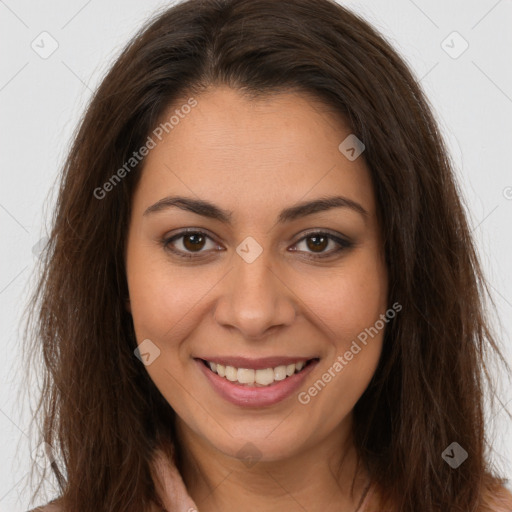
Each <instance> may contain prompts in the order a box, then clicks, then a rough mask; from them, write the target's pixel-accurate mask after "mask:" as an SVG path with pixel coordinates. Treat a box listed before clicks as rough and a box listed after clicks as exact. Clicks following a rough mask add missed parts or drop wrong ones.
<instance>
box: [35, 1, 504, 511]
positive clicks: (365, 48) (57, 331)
mask: <svg viewBox="0 0 512 512" xmlns="http://www.w3.org/2000/svg"><path fill="white" fill-rule="evenodd" d="M219 84H225V85H228V86H230V87H232V88H234V89H237V90H240V91H242V92H244V93H246V94H249V95H253V96H255V97H256V96H258V95H265V94H272V93H274V92H282V91H296V92H304V93H309V94H313V95H314V96H315V97H316V98H318V99H320V100H322V101H323V102H325V104H327V105H328V106H330V107H331V108H333V109H334V110H335V111H336V112H339V115H340V116H342V117H343V118H344V119H345V121H346V122H347V123H348V124H349V126H350V127H351V128H352V131H353V132H354V133H356V134H358V136H359V138H360V139H361V140H362V141H363V142H364V144H365V146H366V150H365V152H364V154H363V158H364V159H365V161H366V163H367V165H368V168H369V169H370V172H371V176H372V181H373V184H374V188H375V194H376V199H377V204H378V215H379V218H380V221H381V225H382V229H383V238H384V245H385V254H386V262H387V266H388V272H389V283H390V286H389V303H390V304H391V303H394V302H395V301H398V302H399V303H400V304H401V305H402V311H401V313H400V315H398V316H397V317H396V318H395V319H394V321H393V322H391V323H390V324H389V325H388V328H387V330H386V333H385V338H384V345H383V352H382V356H381V359H380V362H379V366H378V368H377V371H376V373H375V375H374V377H373V379H372V381H371V383H370V385H369V387H368V388H367V389H366V391H365V392H364V394H363V396H362V397H361V398H360V400H359V401H358V403H357V404H356V406H355V410H354V420H355V421H354V436H355V441H356V446H357V451H358V454H359V455H360V458H361V460H363V461H365V463H366V464H367V466H368V468H369V469H370V472H371V476H372V478H373V481H374V482H375V483H376V484H377V485H378V487H379V489H381V491H382V493H383V496H384V498H386V499H387V500H388V501H389V503H391V504H393V510H397V511H416V510H422V511H423V512H434V511H436V512H438V511H442V512H446V511H448V510H449V511H450V512H456V511H460V512H468V511H477V510H483V507H482V503H483V495H484V491H485V490H486V489H489V488H493V487H494V488H496V487H497V486H498V485H500V484H501V483H502V481H501V480H499V479H498V478H496V477H495V475H494V474H493V473H492V471H491V468H490V467H489V463H488V461H487V457H488V453H487V449H488V446H487V443H488V441H487V438H486V435H485V431H484V427H485V424H484V403H483V399H484V397H485V396H488V397H489V399H490V400H491V405H493V406H494V398H495V394H494V393H493V391H492V390H493V389H494V388H493V387H492V382H491V379H487V380H489V384H490V388H489V389H490V390H491V391H490V393H489V394H488V395H487V394H486V393H485V391H486V389H485V386H484V385H485V381H484V377H485V376H487V377H489V375H488V373H487V370H486V368H487V366H486V361H488V357H489V356H490V355H491V354H492V355H499V357H500V360H501V362H502V363H503V364H504V365H505V367H506V368H507V371H510V368H509V367H508V365H507V364H506V362H505V361H504V359H503V356H502V355H501V353H500V350H499V347H498V345H497V343H496V341H495V340H496V336H495V335H494V334H493V332H492V330H491V326H490V322H489V320H488V318H487V316H486V315H485V314H484V313H485V308H486V307H487V306H486V304H487V301H488V299H489V298H490V295H489V293H488V289H487V285H486V283H485V279H484V277H483V275H482V271H481V267H480V264H479V261H478V257H477V253H476V250H475V246H474V242H473V241H472V238H471V230H470V228H469V226H468V222H467V219H466V213H465V206H464V204H463V203H462V200H461V195H460V192H459V190H458V189H457V185H456V183H455V180H454V175H453V166H452V164H451V161H450V159H449V157H448V153H447V150H446V148H445V145H444V143H443V141H442V138H441V135H440V133H439V131H438V128H437V126H436V122H435V120H434V118H433V115H432V113H431V107H430V106H429V104H428V102H427V100H426V98H425V97H424V95H423V93H422V91H421V90H420V88H419V86H418V82H417V80H416V79H415V78H414V76H413V74H412V73H411V71H410V70H409V69H408V67H407V66H406V64H404V62H403V61H402V60H401V59H400V58H399V57H398V55H397V53H396V52H395V51H394V50H393V49H392V48H391V47H390V45H389V44H388V43H387V42H386V41H385V40H384V39H383V37H382V36H381V35H379V34H378V33H377V32H376V30H374V29H373V28H372V27H370V26H369V25H368V24H367V23H366V22H365V21H364V20H362V19H360V18H359V17H358V16H356V15H354V14H353V13H351V12H349V11H348V10H346V9H345V8H343V7H341V6H340V5H338V4H336V3H335V2H333V1H330V0H280V1H274V0H188V1H186V2H183V3H180V4H178V5H175V6H173V7H172V8H169V9H167V10H165V11H164V12H162V13H159V14H158V15H157V16H156V17H155V19H152V20H150V22H148V24H147V25H146V26H145V27H143V29H142V30H141V31H140V32H139V33H138V34H137V35H136V36H135V37H134V38H133V39H132V40H131V42H130V43H129V44H128V46H127V47H126V48H125V49H124V50H123V52H122V53H121V55H120V56H119V58H118V59H117V61H116V62H115V64H114V65H113V66H112V68H111V70H110V71H109V72H108V74H107V75H106V77H105V78H104V80H103V81H102V83H101V85H100V86H99V88H98V89H97V91H96V93H95V94H94V97H93V98H92V101H91V102H90V104H89V106H88V108H87V110H86V112H85V115H84V116H83V119H82V121H81V124H80V126H79V129H78V130H77V132H76V136H75V140H74V143H73V145H72V148H71V150H70V153H69V156H68V158H67V160H66V162H65V165H64V169H63V175H62V181H61V184H60V189H59V195H58V199H57V203H56V208H55V212H54V217H53V219H52V221H53V225H52V230H51V233H50V237H49V242H48V246H47V250H46V251H45V253H44V254H43V259H42V274H41V278H40V281H39V282H38V286H37V290H36V292H35V293H34V296H33V298H32V300H31V303H30V315H29V318H28V321H27V333H28V334H27V335H26V338H27V344H28V345H27V349H26V352H27V353H28V354H32V355H35V354H40V355H42V357H43V361H44V368H43V370H44V377H43V387H42V392H41V397H40V400H39V402H38V405H37V408H36V410H35V411H34V414H33V416H34V421H35V422H36V423H37V425H38V429H39V430H40V432H41V433H42V439H41V441H44V442H46V443H48V445H50V446H51V447H52V449H53V455H54V457H55V461H54V462H53V463H52V465H51V470H52V471H53V475H54V476H55V477H56V479H57V482H58V483H59V486H60V491H59V492H60V494H61V495H62V504H63V506H64V507H65V510H69V511H74V512H97V511H99V510H104V511H107V510H108V511H112V512H116V511H119V512H121V511H122V512H131V511H133V512H140V511H141V510H145V509H146V508H147V506H148V504H149V500H150V499H155V498H156V496H155V489H154V484H153V481H152V480H151V477H150V471H149V463H150V457H151V453H152V451H153V450H154V449H155V447H157V446H159V444H160V443H161V442H162V440H165V439H168V440H169V439H170V440H173V441H175V440H176V437H175V431H174V427H173V425H174V411H173V410H172V408H171V407H170V406H169V404H168V403H167V402H166V401H165V399H164V398H163V397H162V395H161V394H160V392H159V391H158V389H157V388H156V387H155V385H154V384H153V383H152V381H151V379H150V378H149V376H148V373H147V372H146V370H145V368H144V366H143V365H142V364H141V363H140V361H139V360H138V359H137V358H136V357H135V356H134V349H135V348H136V346H137V345H136V340H135V336H134V330H133V325H132V319H131V316H130V314H129V313H128V312H127V310H126V308H125V301H126V298H127V296H128V290H127V283H126V276H125V268H124V246H125V240H126V234H127V226H128V218H129V215H130V204H131V198H132V195H133V191H134V189H135V187H136V185H137V181H138V179H139V177H140V174H141V171H142V169H143V166H144V160H142V161H141V163H140V164H138V165H136V166H134V168H133V170H132V171H131V172H129V173H128V172H127V173H126V176H123V179H120V180H119V181H116V183H115V186H114V185H113V186H112V187H110V189H109V190H108V193H105V194H103V193H101V194H98V193H96V194H95V193H94V191H95V190H96V191H97V190H98V189H99V188H102V187H103V189H102V190H105V189H106V187H104V184H105V183H107V182H108V181H109V180H110V179H111V178H112V176H113V174H114V173H115V172H116V170H118V169H119V168H121V167H122V166H123V165H124V164H125V163H126V162H127V161H128V160H129V159H130V157H131V156H132V154H133V152H134V151H136V150H137V149H138V148H140V147H141V146H143V145H144V143H145V142H146V140H147V137H148V135H149V134H150V133H151V132H152V130H154V129H155V127H156V126H158V124H159V122H160V121H161V119H162V116H163V115H164V113H165V112H166V111H167V109H168V108H169V106H170V105H172V104H176V105H178V104H179V103H178V102H179V101H182V99H183V98H187V97H192V96H193V97H196V98H199V95H200V93H201V92H202V91H204V90H205V89H206V88H207V87H214V86H216V85H219ZM100 195H101V196H102V197H99V196H100ZM491 303H492V300H491ZM489 348H490V349H491V350H489ZM34 361H35V359H34ZM29 363H30V362H29ZM32 364H34V366H35V363H34V362H33V361H32ZM35 370H36V369H35V368H34V371H35ZM454 441H455V442H457V443H458V444H459V445H460V446H461V447H462V448H463V449H464V450H465V451H466V452H467V453H468V458H467V460H466V461H465V462H464V463H463V464H462V465H460V467H458V469H456V470H455V469H452V467H450V466H449V465H448V464H447V463H446V462H445V461H444V460H443V458H442V456H441V454H442V453H443V451H444V450H445V448H447V447H448V446H449V445H450V444H451V443H452V442H454ZM43 478H44V475H43Z"/></svg>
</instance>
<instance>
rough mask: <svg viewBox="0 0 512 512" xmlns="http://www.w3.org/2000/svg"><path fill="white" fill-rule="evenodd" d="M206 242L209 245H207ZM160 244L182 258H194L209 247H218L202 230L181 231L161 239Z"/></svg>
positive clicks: (207, 250)
mask: <svg viewBox="0 0 512 512" xmlns="http://www.w3.org/2000/svg"><path fill="white" fill-rule="evenodd" d="M208 242H209V243H210V247H208ZM162 246H163V247H164V249H166V250H168V251H171V252H172V253H174V254H177V255H178V256H180V257H182V258H194V257H197V256H199V255H201V254H202V253H206V252H209V249H215V248H217V247H218V246H217V245H216V244H214V243H213V240H212V238H211V237H210V236H209V235H207V234H206V233H203V232H202V231H182V232H181V233H178V234H176V235H174V236H172V237H170V238H165V239H163V240H162ZM203 249H204V250H203ZM196 255H197V256H196Z"/></svg>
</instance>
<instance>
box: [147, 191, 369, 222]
mask: <svg viewBox="0 0 512 512" xmlns="http://www.w3.org/2000/svg"><path fill="white" fill-rule="evenodd" d="M169 208H180V209H182V210H186V211H189V212H192V213H195V214H197V215H201V216H203V217H208V218H210V219H214V220H218V221H220V222H222V223H223V224H231V220H232V218H233V212H232V211H229V210H224V209H222V208H219V207H218V206H216V205H214V204H213V203H210V202H209V201H205V200H203V199H193V198H190V197H184V196H169V197H164V198H163V199H160V200H159V201H157V202H156V203H155V204H153V205H152V206H150V207H149V208H147V209H146V210H145V211H144V213H143V215H148V214H151V213H156V212H161V211H164V210H167V209H169ZM333 208H350V209H351V210H353V211H355V212H357V213H359V214H360V215H361V216H362V217H363V219H364V220H365V222H366V220H367V218H368V212H367V211H366V210H365V209H364V208H363V207H362V206H361V205H360V204H359V203H357V202H356V201H353V200H352V199H349V198H348V197H343V196H330V197H321V198H318V199H315V200H314V201H305V202H301V203H297V204H295V205H293V206H291V207H289V208H285V209H284V210H282V211H281V213H280V214H279V217H278V220H277V222H278V223H280V224H283V223H285V222H290V221H293V220H296V219H299V218H302V217H306V216H308V215H313V214H314V213H318V212H324V211H327V210H331V209H333Z"/></svg>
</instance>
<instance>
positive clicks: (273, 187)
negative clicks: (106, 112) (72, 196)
mask: <svg viewBox="0 0 512 512" xmlns="http://www.w3.org/2000/svg"><path fill="white" fill-rule="evenodd" d="M195 100H196V101H197V105H196V106H195V107H193V108H192V109H186V111H187V112H188V113H186V114H184V113H183V112H182V113H181V116H179V122H178V123H176V124H174V126H173V128H172V129H170V130H169V132H168V133H165V132H164V133H163V136H162V138H161V140H160V141H159V140H158V139H155V142H157V144H156V147H154V149H152V150H151V151H150V152H149V154H148V155H147V157H146V161H145V164H144V168H143V171H142V176H141V180H140V182H139V186H138V189H137V191H136V195H135V198H134V200H135V203H136V204H137V203H144V204H140V207H139V208H142V207H143V206H144V205H145V206H146V207H147V206H148V203H149V202H150V201H153V202H154V201H158V200H159V199H160V198H161V197H163V196H164V195H166V194H170V193H174V192H177V191H179V192H186V193H187V194H188V195H195V196H198V197H200V198H204V199H210V200H215V202H216V203H218V204H222V205H223V206H224V207H225V208H227V209H231V210H234V211H236V210H238V209H241V208H242V209H243V208H244V207H245V209H252V211H253V214H254V213H255V212H259V211H262V209H263V210H265V209H266V210H269V209H270V210H274V209H275V208H274V205H275V206H276V209H277V208H279V209H280V207H281V206H282V205H283V204H288V203H294V202H297V201H299V200H304V199H311V198H314V197H317V196H320V195H326V194H329V195H332V194H335V193H339V194H343V195H345V196H350V197H351V198H353V199H354V200H357V201H358V202H361V203H364V206H365V208H366V209H367V210H368V211H369V212H373V210H374V200H373V190H372V184H371V179H370V174H369V171H368V169H367V166H366V164H365V162H364V158H362V157H359V158H357V159H356V160H354V161H350V160H349V159H347V158H346V156H345V155H344V154H342V153H341V152H340V150H339V149H338V146H339V145H340V143H341V142H342V141H343V140H344V139H346V137H347V136H349V135H350V134H351V130H350V128H349V127H348V126H347V125H346V123H345V122H344V120H343V118H342V117H341V116H340V115H339V114H337V113H335V112H334V111H333V109H331V108H329V107H328V106H326V105H325V104H323V103H321V102H320V101H318V100H316V99H314V98H312V97H310V96H308V95H305V94H301V93H296V92H293V93H292V92H288V93H279V94H272V95H269V96H265V97H261V98H258V99H250V98H248V97H246V96H243V95H242V94H241V93H240V92H238V91H236V90H233V89H230V88H227V87H220V88H215V89H211V90H208V91H207V92H205V93H203V94H201V95H199V96H196V97H195ZM185 103H186V100H185V101H183V102H176V103H175V104H173V105H172V107H170V108H169V109H168V111H167V112H166V113H165V115H164V116H163V117H162V120H163V122H165V121H166V120H168V119H170V118H171V116H172V115H173V113H175V111H176V110H180V105H182V104H185ZM184 111H185V110H184ZM175 119H177V117H175Z"/></svg>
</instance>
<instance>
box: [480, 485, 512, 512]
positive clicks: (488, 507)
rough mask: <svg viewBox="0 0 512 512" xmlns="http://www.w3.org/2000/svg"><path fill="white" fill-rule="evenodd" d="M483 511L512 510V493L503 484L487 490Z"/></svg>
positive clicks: (503, 511) (507, 511)
mask: <svg viewBox="0 0 512 512" xmlns="http://www.w3.org/2000/svg"><path fill="white" fill-rule="evenodd" d="M481 512H512V493H511V492H510V491H509V490H508V489H507V488H506V487H505V486H503V485H502V486H500V487H498V488H495V489H493V490H489V491H487V492H486V493H485V494H484V499H483V508H482V510H481Z"/></svg>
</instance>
